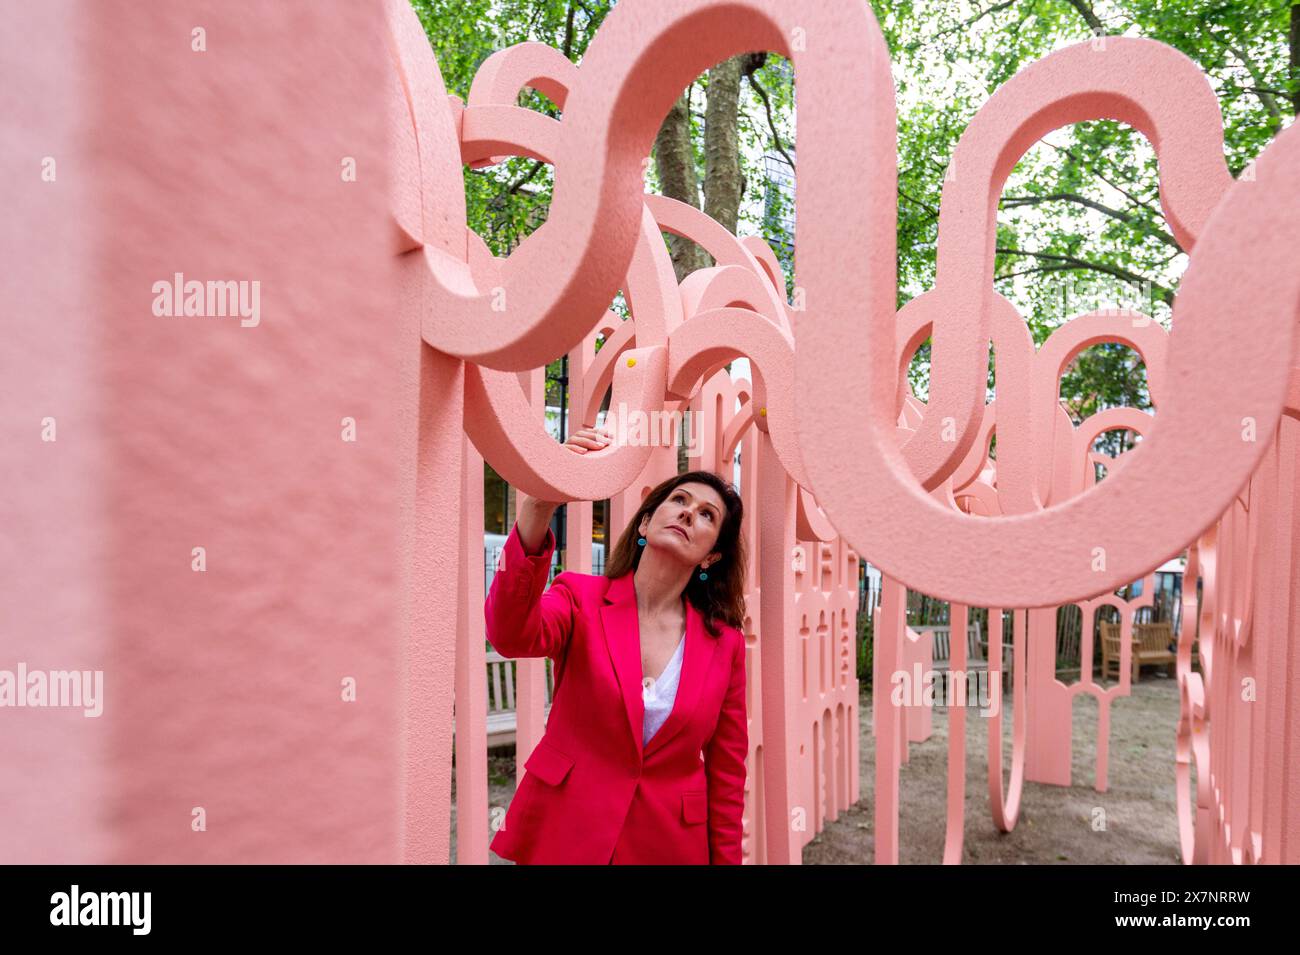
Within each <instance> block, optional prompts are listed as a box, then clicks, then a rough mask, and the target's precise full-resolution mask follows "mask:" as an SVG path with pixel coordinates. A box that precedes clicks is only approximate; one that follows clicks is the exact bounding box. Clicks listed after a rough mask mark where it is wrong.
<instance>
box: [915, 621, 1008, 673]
mask: <svg viewBox="0 0 1300 955" xmlns="http://www.w3.org/2000/svg"><path fill="white" fill-rule="evenodd" d="M910 629H912V630H913V631H915V632H917V633H927V632H928V633H930V634H932V635H933V640H934V644H933V646H934V656H933V657H932V658H931V662H930V666H931V668H932V669H934V670H935V671H937V672H938V673H939V674H940V675H941V676H942V678H943V679H947V671H948V669H949V668H950V666H951V659H952V648H951V646H950V643H951V635H952V628H951V627H950V626H947V625H946V624H945V625H929V626H921V627H912V628H910ZM1005 649H1006V652H1005V653H1004V654H1003V666H1002V686H1003V687H1004V688H1005V687H1008V686H1010V685H1011V676H1012V673H1011V653H1010V649H1011V644H1010V642H1007V643H1006V644H1005ZM988 668H989V663H988V639H987V638H986V637H985V636H984V634H983V633H982V632H981V629H980V625H979V621H971V623H970V624H969V625H968V626H967V627H966V671H967V672H968V673H974V672H977V671H980V670H987V669H988Z"/></svg>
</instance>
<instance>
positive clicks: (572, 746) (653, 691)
mask: <svg viewBox="0 0 1300 955" xmlns="http://www.w3.org/2000/svg"><path fill="white" fill-rule="evenodd" d="M609 441H610V438H609V435H608V432H605V431H604V430H603V429H594V428H587V429H583V430H581V431H579V432H577V433H576V434H575V435H574V436H573V437H572V438H570V439H569V441H568V442H567V443H566V446H567V447H569V448H570V449H571V450H573V451H574V452H575V453H579V454H585V453H586V452H587V451H589V450H599V449H600V448H603V447H605V446H606V445H608V444H609ZM520 500H521V503H520V505H519V516H518V519H517V520H516V522H515V526H514V527H513V528H512V529H511V531H510V535H509V536H508V537H507V539H506V543H505V547H504V549H503V550H502V555H501V563H500V565H499V567H498V568H497V572H496V575H495V576H494V577H493V579H492V587H491V590H490V592H489V593H488V597H487V603H486V608H485V609H486V615H487V638H488V640H489V641H490V642H491V644H492V645H493V646H494V647H496V649H497V650H498V651H499V652H500V653H501V654H502V655H503V656H506V657H541V656H546V657H550V658H552V659H553V660H554V661H555V662H554V672H555V691H554V694H553V698H552V701H551V711H550V714H549V716H548V717H547V723H546V732H545V735H543V737H542V739H541V740H540V741H539V742H538V744H537V746H536V748H534V750H533V752H532V755H530V756H529V757H528V760H527V761H526V762H525V763H524V769H525V770H526V772H525V773H524V774H523V777H522V779H521V780H520V782H519V787H518V789H517V790H516V792H515V795H514V798H513V799H512V800H511V802H510V808H509V810H508V811H507V813H506V819H505V823H504V825H503V826H502V828H501V829H500V831H498V832H497V834H496V836H495V838H494V839H493V840H492V850H493V851H494V852H495V853H497V855H499V856H502V857H503V858H507V859H513V860H515V861H516V862H519V863H544V864H545V863H549V864H563V863H584V864H597V865H604V864H634V865H635V864H688V865H739V864H740V863H741V835H742V822H741V816H742V814H743V811H744V807H745V758H746V756H747V754H748V751H749V733H748V724H747V717H746V712H745V640H744V635H743V633H742V632H741V629H740V628H741V626H742V625H743V619H744V618H743V614H744V600H743V592H744V582H745V555H744V545H743V538H742V537H741V535H740V525H741V518H742V515H743V509H742V505H741V500H740V496H739V495H738V494H737V493H736V491H735V489H734V488H732V487H731V486H730V485H729V484H727V483H726V482H725V481H723V480H722V479H721V478H719V477H718V476H717V475H715V474H712V473H710V472H707V471H691V472H689V473H687V474H680V475H678V476H677V477H674V478H671V479H669V480H667V481H664V482H663V483H662V484H660V485H659V486H658V487H656V488H654V489H653V490H652V491H651V492H650V493H649V494H648V495H647V496H646V498H645V500H644V502H643V503H642V505H641V507H640V509H639V510H637V512H636V514H635V515H633V517H632V520H631V521H630V522H629V523H628V526H627V528H626V529H625V530H624V531H623V534H622V536H621V537H620V538H619V541H618V544H617V546H616V547H615V548H614V551H613V553H612V555H611V556H610V558H609V560H608V562H607V564H606V568H605V573H604V575H603V576H599V575H591V574H578V573H574V572H572V571H565V572H563V573H560V574H557V575H556V577H555V580H554V581H553V582H552V584H551V587H550V589H549V590H547V589H546V578H547V574H548V572H549V568H550V566H551V555H552V552H553V551H554V549H555V534H554V532H553V531H551V529H550V527H549V524H550V520H551V516H552V514H553V513H554V511H555V508H556V507H557V506H558V505H557V504H552V503H547V502H544V501H538V500H534V499H531V498H524V497H522V496H521V498H520Z"/></svg>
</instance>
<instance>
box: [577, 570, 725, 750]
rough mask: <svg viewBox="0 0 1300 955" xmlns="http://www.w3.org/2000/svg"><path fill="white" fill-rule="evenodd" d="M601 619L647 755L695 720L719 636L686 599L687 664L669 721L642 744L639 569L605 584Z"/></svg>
mask: <svg viewBox="0 0 1300 955" xmlns="http://www.w3.org/2000/svg"><path fill="white" fill-rule="evenodd" d="M600 623H601V627H602V628H603V629H604V631H605V644H606V646H607V647H608V648H609V658H610V660H611V661H612V662H613V664H614V673H615V674H616V675H617V676H618V685H619V689H620V690H621V691H622V694H623V707H624V709H625V710H626V712H627V724H628V728H629V730H631V733H632V742H633V744H634V745H635V746H636V751H637V754H638V755H639V756H640V757H641V758H642V759H644V758H645V757H647V756H649V755H650V754H651V753H653V752H654V751H655V750H657V749H659V747H661V746H663V745H664V744H665V743H667V742H668V741H669V740H670V739H672V737H673V736H674V735H675V734H676V733H678V732H679V731H680V730H681V729H682V727H684V726H686V725H687V724H688V723H690V720H691V716H692V714H693V713H694V711H695V707H696V705H697V704H698V703H699V700H700V691H701V689H703V687H704V676H705V674H706V673H708V671H709V666H710V665H711V664H712V663H713V653H714V651H715V650H716V649H717V645H718V641H717V640H716V639H715V638H713V637H710V636H709V635H708V632H707V631H705V629H704V618H703V617H702V616H701V615H700V612H699V611H698V610H696V609H695V605H694V604H692V603H691V602H690V601H689V600H688V601H686V646H685V648H683V650H682V670H681V676H680V677H679V678H678V682H677V696H676V697H675V698H674V700H673V708H672V711H671V712H670V713H669V714H668V719H667V720H665V721H664V725H663V726H661V727H659V730H658V732H656V733H655V735H654V736H653V737H651V738H650V742H649V743H648V744H644V745H643V744H642V742H641V737H642V735H643V734H644V732H645V703H644V702H643V701H642V699H641V679H642V677H643V676H644V674H643V673H642V672H641V621H640V619H639V617H638V615H637V610H636V584H635V581H634V580H633V571H630V570H629V571H628V572H627V573H626V574H624V575H623V576H622V577H616V578H614V579H613V580H612V581H610V583H609V586H608V587H607V588H606V589H605V605H604V606H603V607H601V608H600Z"/></svg>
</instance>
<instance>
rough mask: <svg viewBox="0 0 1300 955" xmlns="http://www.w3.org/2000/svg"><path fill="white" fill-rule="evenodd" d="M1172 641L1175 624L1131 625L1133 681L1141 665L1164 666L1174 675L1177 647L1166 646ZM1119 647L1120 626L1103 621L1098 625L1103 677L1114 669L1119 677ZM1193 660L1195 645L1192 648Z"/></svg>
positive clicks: (1139, 671)
mask: <svg viewBox="0 0 1300 955" xmlns="http://www.w3.org/2000/svg"><path fill="white" fill-rule="evenodd" d="M1173 643H1174V625H1173V624H1172V623H1169V622H1165V623H1135V624H1133V650H1132V667H1133V677H1132V682H1134V683H1136V682H1137V681H1138V676H1139V674H1140V673H1141V670H1142V667H1146V666H1163V667H1165V668H1166V670H1167V672H1168V674H1169V675H1170V676H1173V675H1174V667H1175V664H1176V663H1177V662H1178V651H1177V648H1176V647H1175V649H1173V650H1170V649H1169V647H1170V645H1171V644H1173ZM1121 649H1122V647H1121V643H1120V625H1119V624H1117V623H1108V622H1106V621H1103V622H1102V624H1101V672H1102V675H1103V676H1104V677H1105V678H1106V679H1110V678H1111V671H1112V670H1113V671H1114V678H1115V679H1116V680H1118V679H1119V665H1120V651H1121ZM1193 659H1195V648H1193Z"/></svg>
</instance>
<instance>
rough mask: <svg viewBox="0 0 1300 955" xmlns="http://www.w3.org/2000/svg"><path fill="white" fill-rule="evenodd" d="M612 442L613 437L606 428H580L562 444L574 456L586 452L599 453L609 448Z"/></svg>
mask: <svg viewBox="0 0 1300 955" xmlns="http://www.w3.org/2000/svg"><path fill="white" fill-rule="evenodd" d="M613 440H614V436H613V434H612V433H610V430H609V429H608V428H602V427H595V428H581V429H579V430H578V431H575V432H573V434H571V435H569V440H567V441H565V442H564V446H565V447H566V448H568V449H569V450H570V451H572V452H574V453H575V454H586V453H587V452H588V451H599V450H601V449H602V448H607V447H609V444H610V442H611V441H613Z"/></svg>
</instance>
